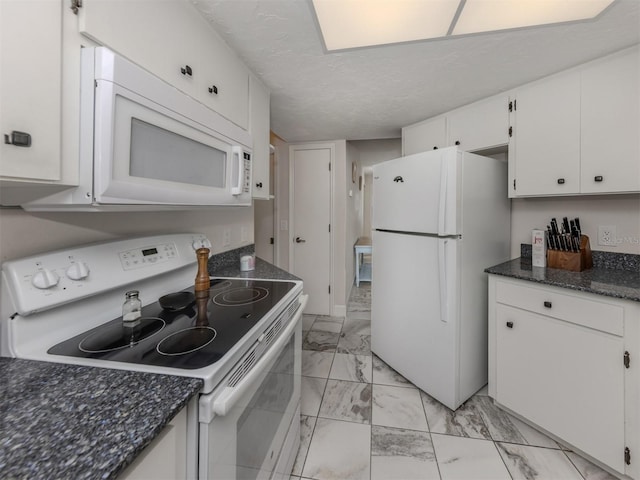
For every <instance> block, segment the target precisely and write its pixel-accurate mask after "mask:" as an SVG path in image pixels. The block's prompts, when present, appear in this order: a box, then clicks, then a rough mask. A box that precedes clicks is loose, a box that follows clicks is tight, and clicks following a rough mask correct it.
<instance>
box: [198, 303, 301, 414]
mask: <svg viewBox="0 0 640 480" xmlns="http://www.w3.org/2000/svg"><path fill="white" fill-rule="evenodd" d="M308 298H309V295H301V296H300V299H299V301H300V306H299V307H298V310H297V311H296V314H295V316H294V317H293V319H292V320H291V321H290V322H289V325H287V327H286V328H285V330H284V331H283V332H282V334H281V335H280V337H279V338H278V339H277V340H276V341H275V343H274V344H273V345H271V346H270V347H269V350H268V351H267V352H266V353H265V354H264V355H263V356H262V358H260V360H258V362H257V363H256V364H255V365H254V366H253V367H252V368H251V370H250V371H249V373H247V375H246V376H245V377H244V378H243V379H242V381H241V382H240V383H238V384H237V385H236V386H235V387H232V388H231V387H227V388H225V389H224V391H223V392H222V394H221V395H220V396H219V397H217V398H216V399H215V400H214V401H213V405H212V408H211V410H212V411H213V414H214V416H215V415H219V416H224V415H226V414H227V413H228V412H229V410H231V409H232V408H233V406H234V405H235V404H236V403H237V402H238V400H240V399H241V398H242V396H243V395H244V394H245V392H246V391H247V390H248V389H249V388H250V387H251V385H252V384H253V383H254V382H255V379H256V378H258V377H259V376H260V375H261V374H262V373H263V371H264V370H265V368H267V366H268V365H269V364H270V363H271V362H272V361H273V360H274V359H275V357H276V356H277V355H279V354H280V352H281V351H282V349H283V348H284V346H285V345H286V344H287V342H288V341H289V338H290V337H291V334H292V333H293V331H294V330H295V328H296V325H297V324H298V322H299V321H300V317H301V316H302V312H303V311H304V308H305V307H306V306H307V300H308ZM201 402H202V400H201ZM201 405H202V403H201ZM202 413H203V412H201V417H202ZM207 413H208V412H207ZM205 415H206V413H205Z"/></svg>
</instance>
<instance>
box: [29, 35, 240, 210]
mask: <svg viewBox="0 0 640 480" xmlns="http://www.w3.org/2000/svg"><path fill="white" fill-rule="evenodd" d="M81 75H82V79H81V102H80V109H81V111H80V159H79V165H80V169H79V185H78V187H76V188H73V189H69V190H65V191H63V192H61V193H57V194H55V195H51V196H49V197H45V198H42V199H38V200H35V201H32V202H29V203H26V204H24V205H23V208H25V209H26V210H44V211H51V210H54V211H55V210H71V211H83V210H105V211H112V210H115V211H117V210H123V209H126V210H127V211H131V210H167V209H173V208H180V207H181V208H186V207H198V206H214V205H251V144H252V140H251V136H250V135H249V133H248V132H247V131H245V130H244V129H242V128H240V127H238V126H237V125H235V124H233V123H231V122H230V121H228V120H226V119H225V118H224V117H222V116H221V115H219V114H218V113H216V112H214V111H213V110H211V109H209V108H208V107H206V106H204V105H203V104H201V103H199V102H198V101H196V100H194V99H193V98H191V97H190V96H188V95H186V94H184V93H182V92H180V91H179V90H177V89H176V88H175V87H173V86H171V85H169V84H167V83H165V82H164V81H162V80H160V79H159V78H158V77H155V76H154V75H152V74H151V73H149V72H147V71H146V70H144V69H142V68H141V67H139V66H137V65H135V64H133V63H131V62H130V61H128V60H126V59H125V58H122V57H120V56H118V55H116V54H115V53H114V52H112V51H110V50H109V49H107V48H105V47H97V48H84V49H83V50H82V72H81Z"/></svg>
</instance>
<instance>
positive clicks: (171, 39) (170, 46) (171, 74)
mask: <svg viewBox="0 0 640 480" xmlns="http://www.w3.org/2000/svg"><path fill="white" fill-rule="evenodd" d="M190 13H191V12H190V7H189V6H188V5H186V4H185V3H184V2H181V1H168V2H129V1H124V0H85V1H84V2H83V3H82V8H80V10H79V12H78V15H79V29H80V33H82V34H83V35H85V36H87V37H89V38H91V39H92V40H94V41H96V42H98V43H99V44H100V45H104V46H106V47H109V48H110V49H112V50H113V51H115V52H117V53H119V54H120V55H122V56H124V57H126V58H128V59H129V60H131V61H132V62H134V63H136V64H138V65H140V66H141V67H143V68H145V69H146V70H149V71H150V72H152V73H153V74H155V75H157V76H158V77H160V78H162V79H163V80H164V81H166V82H167V83H170V84H171V85H174V86H175V87H177V88H179V89H180V90H182V91H183V92H185V93H187V94H189V95H192V96H194V94H195V92H196V79H197V78H198V75H200V73H201V72H200V64H199V63H198V61H199V58H198V57H199V49H200V48H204V46H203V45H200V44H199V41H201V38H202V37H201V36H199V35H198V29H197V28H194V29H191V28H190V25H191V22H193V20H194V17H195V12H194V15H189V14H190ZM150 19H153V21H152V22H151V21H150ZM195 20H198V19H195ZM196 26H197V24H196ZM187 66H188V67H189V68H188V69H187ZM183 69H184V73H182V70H183ZM189 70H190V71H191V75H189Z"/></svg>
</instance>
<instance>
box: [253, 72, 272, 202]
mask: <svg viewBox="0 0 640 480" xmlns="http://www.w3.org/2000/svg"><path fill="white" fill-rule="evenodd" d="M249 85H250V89H249V90H250V105H251V137H252V138H253V154H252V158H251V161H252V163H253V172H252V175H253V188H252V192H253V198H256V199H262V200H268V199H269V191H270V182H269V180H270V158H271V155H270V151H269V91H268V90H267V89H266V88H265V87H264V86H263V85H262V83H261V82H260V81H259V80H258V79H257V78H255V77H254V76H253V75H251V77H250V82H249Z"/></svg>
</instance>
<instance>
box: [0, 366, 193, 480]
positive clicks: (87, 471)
mask: <svg viewBox="0 0 640 480" xmlns="http://www.w3.org/2000/svg"><path fill="white" fill-rule="evenodd" d="M0 378H1V379H2V381H1V382H0V401H1V402H2V403H1V404H0V478H3V479H5V478H11V479H13V478H20V479H29V480H33V479H63V478H64V479H74V480H76V479H99V478H100V479H111V478H116V476H117V475H118V474H119V473H121V472H122V471H123V470H124V469H125V468H126V467H127V466H128V465H129V464H130V463H131V462H132V461H133V460H134V459H135V457H136V456H137V455H138V454H139V453H140V452H141V451H142V450H143V448H144V447H145V446H147V445H148V444H149V443H151V441H152V440H153V439H154V438H155V437H156V436H157V435H158V434H159V433H160V431H161V430H162V429H163V427H164V426H165V425H166V424H167V423H169V422H170V421H171V419H172V418H173V417H174V416H175V415H176V414H177V413H178V412H179V411H180V410H181V409H182V408H183V407H184V406H185V405H186V404H187V402H188V401H189V399H190V398H191V397H193V396H194V395H195V394H196V393H197V392H198V391H199V390H200V389H201V388H202V380H198V379H192V378H187V377H178V376H170V375H155V374H149V373H136V372H129V371H125V370H113V369H104V368H94V367H83V366H77V365H65V364H61V363H49V362H36V361H30V360H18V359H12V358H2V357H0Z"/></svg>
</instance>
